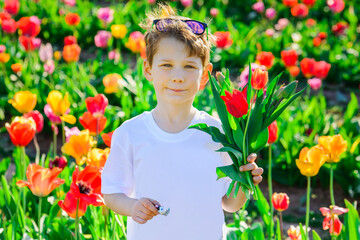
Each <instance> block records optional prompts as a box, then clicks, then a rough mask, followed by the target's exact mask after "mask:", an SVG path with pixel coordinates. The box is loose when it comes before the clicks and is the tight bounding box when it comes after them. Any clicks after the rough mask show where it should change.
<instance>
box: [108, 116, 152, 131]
mask: <svg viewBox="0 0 360 240" xmlns="http://www.w3.org/2000/svg"><path fill="white" fill-rule="evenodd" d="M148 114H149V112H147V111H146V112H143V113H141V114H139V115H137V116H135V117H133V118H130V119H128V120H126V121H124V122H123V123H122V124H121V125H120V126H118V127H117V128H116V129H115V131H114V135H119V134H124V133H128V134H131V132H132V131H134V130H136V129H139V128H141V127H142V126H144V120H145V118H146V117H147V115H148Z"/></svg>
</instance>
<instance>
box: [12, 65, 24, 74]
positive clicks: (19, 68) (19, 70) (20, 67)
mask: <svg viewBox="0 0 360 240" xmlns="http://www.w3.org/2000/svg"><path fill="white" fill-rule="evenodd" d="M11 70H13V72H14V73H18V72H21V70H22V65H21V63H14V64H11Z"/></svg>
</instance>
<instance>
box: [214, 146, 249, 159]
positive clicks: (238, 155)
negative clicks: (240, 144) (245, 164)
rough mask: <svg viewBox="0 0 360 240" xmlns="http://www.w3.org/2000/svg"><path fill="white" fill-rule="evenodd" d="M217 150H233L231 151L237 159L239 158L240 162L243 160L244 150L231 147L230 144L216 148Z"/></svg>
mask: <svg viewBox="0 0 360 240" xmlns="http://www.w3.org/2000/svg"><path fill="white" fill-rule="evenodd" d="M216 151H217V152H231V153H233V154H234V155H235V157H236V158H237V159H239V161H238V162H241V161H242V158H243V156H242V152H240V151H239V150H237V149H235V148H233V147H230V146H225V147H222V148H220V149H218V150H216Z"/></svg>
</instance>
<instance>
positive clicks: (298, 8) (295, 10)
mask: <svg viewBox="0 0 360 240" xmlns="http://www.w3.org/2000/svg"><path fill="white" fill-rule="evenodd" d="M308 14H309V9H308V7H307V6H306V5H305V4H302V3H300V4H296V5H295V6H293V7H292V8H291V15H293V16H294V17H301V18H304V17H306V16H307V15H308Z"/></svg>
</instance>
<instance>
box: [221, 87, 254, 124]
mask: <svg viewBox="0 0 360 240" xmlns="http://www.w3.org/2000/svg"><path fill="white" fill-rule="evenodd" d="M221 99H222V100H224V102H225V105H226V108H227V110H228V112H229V113H230V114H231V115H233V116H234V117H236V118H239V117H242V116H244V115H246V113H247V112H248V108H249V105H248V103H247V101H246V97H245V95H244V94H243V93H242V92H240V91H239V90H237V89H234V91H233V93H232V94H231V93H230V92H229V91H225V96H221Z"/></svg>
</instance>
